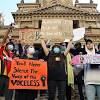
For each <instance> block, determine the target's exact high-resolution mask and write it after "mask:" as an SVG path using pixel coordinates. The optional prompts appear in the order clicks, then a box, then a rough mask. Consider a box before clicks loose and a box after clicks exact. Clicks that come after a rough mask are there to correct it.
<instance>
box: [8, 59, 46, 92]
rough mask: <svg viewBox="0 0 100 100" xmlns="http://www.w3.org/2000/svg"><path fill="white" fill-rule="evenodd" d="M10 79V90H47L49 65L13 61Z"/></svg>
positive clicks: (35, 61)
mask: <svg viewBox="0 0 100 100" xmlns="http://www.w3.org/2000/svg"><path fill="white" fill-rule="evenodd" d="M9 77H10V81H9V89H32V90H47V63H46V62H43V61H37V60H24V59H18V60H13V61H12V65H11V72H10V74H9Z"/></svg>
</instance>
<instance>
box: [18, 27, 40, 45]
mask: <svg viewBox="0 0 100 100" xmlns="http://www.w3.org/2000/svg"><path fill="white" fill-rule="evenodd" d="M19 32H20V35H19V39H20V40H21V41H22V42H24V43H27V44H33V43H34V42H36V40H38V36H39V34H40V33H39V31H38V30H36V29H28V28H23V29H20V30H19Z"/></svg>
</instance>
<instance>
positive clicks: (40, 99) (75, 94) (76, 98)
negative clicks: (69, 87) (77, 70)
mask: <svg viewBox="0 0 100 100" xmlns="http://www.w3.org/2000/svg"><path fill="white" fill-rule="evenodd" d="M72 94H73V95H72V100H79V95H78V90H77V87H75V90H74V91H73V92H72ZM0 100H4V97H0ZM13 100H14V99H13ZM36 100H47V96H44V97H40V96H39V95H38V98H37V99H36ZM55 100H57V98H56V99H55Z"/></svg>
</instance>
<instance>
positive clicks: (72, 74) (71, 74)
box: [66, 53, 74, 88]
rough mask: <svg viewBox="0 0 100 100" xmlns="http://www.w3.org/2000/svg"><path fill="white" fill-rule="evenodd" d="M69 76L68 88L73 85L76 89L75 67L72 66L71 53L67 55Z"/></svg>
mask: <svg viewBox="0 0 100 100" xmlns="http://www.w3.org/2000/svg"><path fill="white" fill-rule="evenodd" d="M66 58H67V74H68V86H69V85H71V86H72V88H74V72H73V67H72V65H71V64H70V62H71V55H70V53H68V54H67V57H66Z"/></svg>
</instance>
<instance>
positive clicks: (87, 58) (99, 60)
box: [71, 54, 100, 65]
mask: <svg viewBox="0 0 100 100" xmlns="http://www.w3.org/2000/svg"><path fill="white" fill-rule="evenodd" d="M81 59H82V60H81ZM81 61H82V62H81ZM71 62H72V64H73V65H78V64H100V54H96V55H81V56H80V55H77V56H75V57H73V58H72V61H71Z"/></svg>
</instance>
